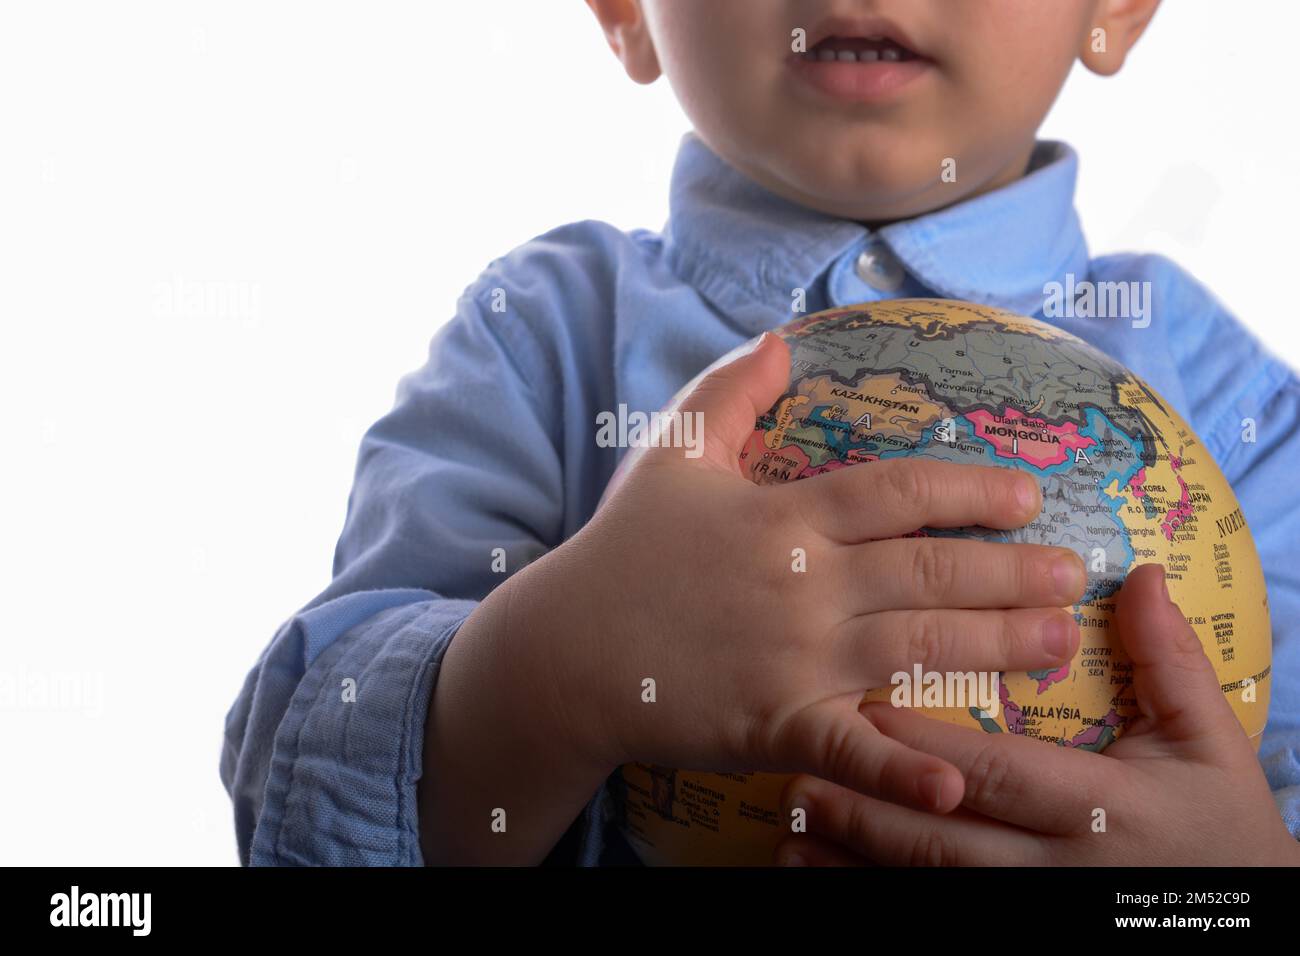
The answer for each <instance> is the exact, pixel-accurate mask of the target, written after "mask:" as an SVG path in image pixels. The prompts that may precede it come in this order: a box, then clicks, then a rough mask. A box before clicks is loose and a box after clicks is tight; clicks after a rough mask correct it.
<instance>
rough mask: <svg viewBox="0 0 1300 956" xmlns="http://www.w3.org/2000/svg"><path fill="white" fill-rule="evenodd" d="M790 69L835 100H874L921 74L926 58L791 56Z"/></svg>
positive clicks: (926, 64)
mask: <svg viewBox="0 0 1300 956" xmlns="http://www.w3.org/2000/svg"><path fill="white" fill-rule="evenodd" d="M789 62H790V68H791V69H793V70H794V72H795V75H796V76H798V77H799V79H800V80H802V81H803V82H804V83H807V84H808V85H810V86H812V87H813V88H815V89H817V90H818V91H820V92H822V93H825V94H826V95H828V96H832V97H834V98H835V99H840V100H849V101H852V102H856V103H874V102H880V101H882V100H886V99H888V98H889V97H890V96H892V95H893V94H894V93H896V92H897V91H898V90H901V89H902V88H903V87H904V86H906V85H907V84H908V83H911V82H912V81H913V80H914V79H916V78H917V77H918V76H920V75H921V74H922V73H924V72H925V71H926V70H927V69H928V68H929V67H930V65H931V63H930V61H929V60H926V59H923V58H920V57H918V58H917V59H914V60H876V61H874V62H870V63H863V62H856V63H844V62H841V61H839V60H830V61H825V60H805V59H803V58H802V57H798V56H795V57H791V59H790V61H789Z"/></svg>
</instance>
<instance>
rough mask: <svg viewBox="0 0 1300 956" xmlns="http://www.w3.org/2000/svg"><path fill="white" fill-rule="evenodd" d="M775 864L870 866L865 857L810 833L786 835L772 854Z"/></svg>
mask: <svg viewBox="0 0 1300 956" xmlns="http://www.w3.org/2000/svg"><path fill="white" fill-rule="evenodd" d="M772 858H773V860H774V861H775V862H776V865H777V866H871V865H872V864H871V861H870V860H868V859H866V858H865V857H861V856H858V855H857V854H856V853H853V852H851V851H850V850H848V849H846V848H844V847H842V846H840V845H839V844H837V843H834V842H832V841H830V840H825V839H822V838H821V837H818V836H812V835H810V834H802V835H800V836H794V837H787V838H786V839H784V840H782V841H781V842H780V843H779V844H778V845H777V848H776V851H775V852H774V853H773V854H772Z"/></svg>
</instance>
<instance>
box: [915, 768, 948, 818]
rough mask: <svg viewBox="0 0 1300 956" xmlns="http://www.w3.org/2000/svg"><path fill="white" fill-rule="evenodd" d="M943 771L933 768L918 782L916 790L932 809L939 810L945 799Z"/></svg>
mask: <svg viewBox="0 0 1300 956" xmlns="http://www.w3.org/2000/svg"><path fill="white" fill-rule="evenodd" d="M943 777H944V774H943V771H942V770H931V771H930V772H929V773H927V774H924V775H923V776H922V777H921V779H920V780H919V781H918V782H917V785H916V792H917V793H918V794H919V795H920V797H921V802H922V803H923V804H924V805H925V806H927V807H929V808H930V809H931V810H938V809H939V806H940V804H941V801H942V800H943Z"/></svg>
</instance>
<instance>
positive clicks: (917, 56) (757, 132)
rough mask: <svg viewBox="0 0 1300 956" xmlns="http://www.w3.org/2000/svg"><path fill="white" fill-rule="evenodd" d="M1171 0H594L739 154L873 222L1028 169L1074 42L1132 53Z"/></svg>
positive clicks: (754, 166)
mask: <svg viewBox="0 0 1300 956" xmlns="http://www.w3.org/2000/svg"><path fill="white" fill-rule="evenodd" d="M1158 2H1159V0H881V2H874V0H588V3H589V5H590V6H591V7H592V8H593V9H594V10H595V11H596V13H597V16H598V17H599V18H600V20H601V22H602V25H603V26H604V28H605V30H606V35H607V37H608V38H609V40H610V44H611V46H613V47H614V49H615V52H616V53H618V54H619V56H620V58H621V59H622V60H623V62H624V65H625V67H626V68H627V71H628V73H629V74H630V75H631V76H632V77H633V78H634V79H636V80H638V81H640V82H650V81H651V80H653V79H655V78H656V77H657V76H658V75H659V74H660V73H661V72H662V73H663V74H665V75H667V77H668V80H669V82H670V83H671V84H672V87H673V90H674V91H675V92H676V94H677V97H678V99H679V100H680V101H681V104H682V107H683V108H684V109H685V111H686V113H687V115H688V116H689V117H690V119H691V121H692V123H693V124H694V126H695V130H696V132H697V133H698V134H699V135H700V137H701V138H702V139H703V140H704V141H705V142H706V143H707V144H708V145H709V146H710V147H711V148H712V149H713V150H714V151H715V152H716V153H718V154H719V155H720V156H721V157H722V158H723V159H725V160H726V161H727V162H729V163H730V164H731V165H733V166H735V167H736V168H737V169H739V170H741V171H742V172H744V173H745V174H746V175H748V176H750V177H751V178H752V179H754V180H756V181H758V182H759V183H761V184H763V185H764V186H766V187H767V188H768V189H770V190H772V191H773V192H776V193H778V194H780V195H783V196H785V197H786V198H789V199H792V200H794V201H796V202H799V203H801V204H803V205H805V206H809V207H812V208H815V209H820V210H822V211H824V212H827V213H831V214H833V215H836V216H841V217H844V218H850V219H858V220H862V221H868V222H876V221H886V220H891V219H899V218H905V217H908V216H914V215H917V214H919V213H922V212H926V211H929V210H932V209H936V208H939V207H941V206H945V205H948V204H949V203H952V202H956V201H957V200H959V199H963V198H966V197H968V196H971V195H974V194H976V193H979V192H984V191H986V190H988V189H992V188H996V187H997V186H1001V185H1003V184H1005V183H1007V182H1009V181H1011V180H1013V179H1015V178H1017V177H1018V176H1019V175H1021V174H1022V173H1023V172H1024V169H1025V164H1026V162H1027V161H1028V158H1029V154H1030V151H1031V149H1032V146H1033V142H1034V137H1035V134H1036V131H1037V129H1038V126H1039V124H1040V123H1041V121H1042V119H1043V117H1044V116H1045V115H1046V113H1047V110H1048V108H1049V107H1050V106H1051V104H1052V101H1053V100H1054V99H1055V98H1056V94H1057V92H1058V91H1059V90H1060V88H1061V85H1062V83H1063V82H1064V81H1065V77H1066V75H1067V74H1068V73H1069V70H1070V67H1071V64H1072V63H1073V61H1074V60H1075V58H1076V57H1077V58H1079V59H1081V60H1082V61H1083V62H1084V63H1085V65H1086V66H1088V67H1089V68H1090V69H1092V70H1094V71H1096V72H1099V73H1113V72H1115V71H1116V70H1118V69H1119V67H1120V65H1121V64H1122V63H1123V59H1124V55H1125V53H1126V52H1127V51H1128V49H1129V47H1130V46H1131V45H1132V44H1133V42H1135V41H1136V39H1137V36H1138V35H1139V34H1140V33H1141V32H1142V28H1143V27H1144V26H1145V25H1146V22H1147V21H1148V20H1149V19H1150V17H1151V15H1152V13H1154V10H1155V7H1156V5H1157V3H1158ZM797 29H802V30H803V31H804V36H805V37H806V48H807V50H808V51H809V52H810V53H812V54H813V56H811V57H807V56H801V55H800V54H799V53H797V52H792V44H793V43H794V42H795V37H794V35H793V32H794V31H795V30H797ZM1097 30H1102V31H1104V34H1098V33H1096V32H1095V31H1097ZM877 37H884V38H886V41H885V42H883V43H882V42H881V41H879V40H876V39H873V38H877ZM900 46H901V47H902V49H901V50H900ZM845 50H849V51H852V52H853V54H854V55H855V59H854V60H853V61H851V62H847V61H845V60H846V58H845V54H844V51H845ZM823 51H828V52H823ZM863 51H866V52H865V55H863ZM830 54H834V56H835V58H834V59H833V60H832V61H830V62H826V61H825V60H823V59H822V57H828V56H830ZM873 56H874V57H875V59H874V60H873ZM895 57H898V59H895ZM945 173H946V175H945ZM954 176H955V181H954Z"/></svg>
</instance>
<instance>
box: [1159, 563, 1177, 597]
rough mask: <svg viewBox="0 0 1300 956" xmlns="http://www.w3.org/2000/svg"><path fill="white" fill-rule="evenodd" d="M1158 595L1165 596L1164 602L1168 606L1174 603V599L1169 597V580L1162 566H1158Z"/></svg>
mask: <svg viewBox="0 0 1300 956" xmlns="http://www.w3.org/2000/svg"><path fill="white" fill-rule="evenodd" d="M1160 593H1161V594H1163V595H1164V596H1165V600H1166V601H1168V602H1169V603H1170V604H1173V603H1174V599H1173V598H1171V597H1170V596H1169V578H1168V576H1167V575H1166V574H1165V569H1164V565H1161V566H1160Z"/></svg>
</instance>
